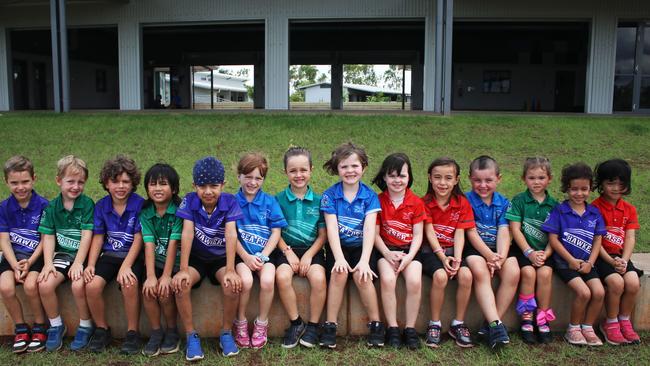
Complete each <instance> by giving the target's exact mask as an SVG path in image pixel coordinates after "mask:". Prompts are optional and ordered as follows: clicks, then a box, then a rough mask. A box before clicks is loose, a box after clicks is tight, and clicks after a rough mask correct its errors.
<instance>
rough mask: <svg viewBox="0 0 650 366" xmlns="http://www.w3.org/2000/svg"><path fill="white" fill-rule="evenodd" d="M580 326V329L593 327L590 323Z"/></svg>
mask: <svg viewBox="0 0 650 366" xmlns="http://www.w3.org/2000/svg"><path fill="white" fill-rule="evenodd" d="M580 326H581V327H582V329H591V328H593V327H592V326H591V325H589V324H581V325H580Z"/></svg>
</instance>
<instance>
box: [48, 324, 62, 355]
mask: <svg viewBox="0 0 650 366" xmlns="http://www.w3.org/2000/svg"><path fill="white" fill-rule="evenodd" d="M65 331H66V327H65V325H64V324H62V325H59V326H56V327H50V329H48V330H47V342H46V343H45V348H46V349H47V351H48V352H52V351H58V350H59V349H61V346H63V337H64V336H65Z"/></svg>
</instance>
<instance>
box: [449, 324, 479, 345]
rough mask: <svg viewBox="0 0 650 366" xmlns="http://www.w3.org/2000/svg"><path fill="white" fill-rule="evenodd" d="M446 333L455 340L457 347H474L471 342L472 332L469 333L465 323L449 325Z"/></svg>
mask: <svg viewBox="0 0 650 366" xmlns="http://www.w3.org/2000/svg"><path fill="white" fill-rule="evenodd" d="M447 333H448V334H449V336H450V337H451V338H452V339H453V340H454V341H456V344H457V345H458V346H459V347H463V348H470V347H474V342H472V334H471V333H470V331H469V328H467V325H465V323H460V324H457V325H452V326H450V327H449V331H448V332H447Z"/></svg>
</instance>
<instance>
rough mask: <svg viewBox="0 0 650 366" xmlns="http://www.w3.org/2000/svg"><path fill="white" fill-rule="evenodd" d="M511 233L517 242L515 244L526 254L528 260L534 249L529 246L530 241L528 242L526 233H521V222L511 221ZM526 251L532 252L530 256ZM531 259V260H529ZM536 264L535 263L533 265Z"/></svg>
mask: <svg viewBox="0 0 650 366" xmlns="http://www.w3.org/2000/svg"><path fill="white" fill-rule="evenodd" d="M509 225H510V232H511V233H512V238H513V239H514V240H515V244H517V246H518V247H519V249H521V252H522V253H524V255H525V256H526V258H528V257H530V255H531V254H532V252H530V250H531V249H533V248H532V247H531V246H530V245H528V241H527V240H526V237H525V236H524V233H522V232H521V222H519V221H510V222H509ZM526 251H528V252H530V253H528V255H526ZM528 259H530V258H528ZM531 262H532V260H531ZM533 264H534V263H533Z"/></svg>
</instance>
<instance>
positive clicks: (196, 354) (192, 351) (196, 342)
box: [185, 332, 204, 361]
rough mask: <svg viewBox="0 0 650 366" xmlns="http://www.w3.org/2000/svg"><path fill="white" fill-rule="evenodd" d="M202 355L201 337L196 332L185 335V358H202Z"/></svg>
mask: <svg viewBox="0 0 650 366" xmlns="http://www.w3.org/2000/svg"><path fill="white" fill-rule="evenodd" d="M203 357H204V355H203V349H201V338H199V335H198V334H196V332H192V333H190V334H188V335H187V348H186V349H185V359H186V360H187V361H197V360H202V359H203Z"/></svg>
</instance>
